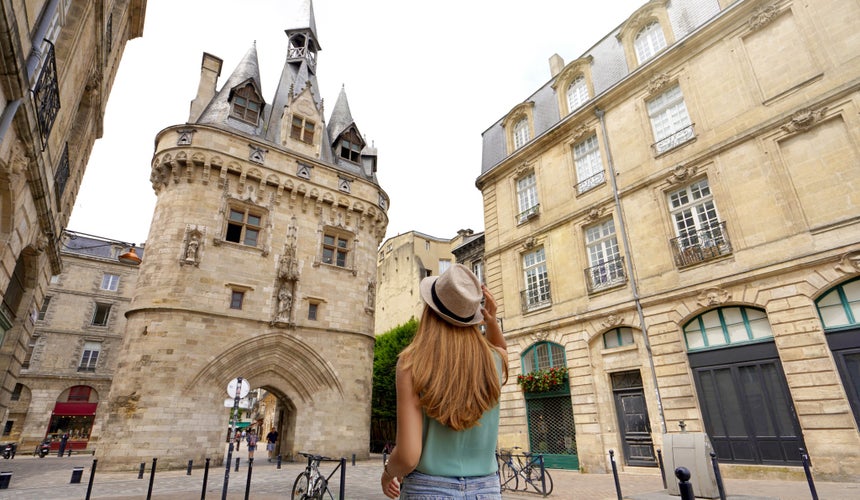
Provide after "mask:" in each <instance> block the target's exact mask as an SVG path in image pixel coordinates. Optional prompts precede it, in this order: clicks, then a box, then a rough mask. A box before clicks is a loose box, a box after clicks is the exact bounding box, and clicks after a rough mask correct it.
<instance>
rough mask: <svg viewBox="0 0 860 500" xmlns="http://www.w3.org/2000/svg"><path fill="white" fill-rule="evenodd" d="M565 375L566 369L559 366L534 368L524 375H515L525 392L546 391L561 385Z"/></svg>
mask: <svg viewBox="0 0 860 500" xmlns="http://www.w3.org/2000/svg"><path fill="white" fill-rule="evenodd" d="M566 376H567V369H565V368H561V367H558V368H549V369H547V370H536V371H533V372H531V373H526V374H524V375H517V384H519V385H520V387H521V388H522V389H523V391H525V392H547V391H553V390H555V389H558V388H559V387H561V385H562V384H564V379H565V377H566Z"/></svg>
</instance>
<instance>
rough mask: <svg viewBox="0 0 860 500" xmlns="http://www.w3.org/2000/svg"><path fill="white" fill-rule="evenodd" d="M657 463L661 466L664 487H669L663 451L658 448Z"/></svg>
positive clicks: (665, 488)
mask: <svg viewBox="0 0 860 500" xmlns="http://www.w3.org/2000/svg"><path fill="white" fill-rule="evenodd" d="M657 465H659V466H660V477H661V478H663V489H664V490H667V489H669V485H668V484H666V469H665V468H664V466H663V452H662V451H661V450H657Z"/></svg>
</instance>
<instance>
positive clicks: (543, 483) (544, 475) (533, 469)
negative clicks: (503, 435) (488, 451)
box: [496, 446, 552, 496]
mask: <svg viewBox="0 0 860 500" xmlns="http://www.w3.org/2000/svg"><path fill="white" fill-rule="evenodd" d="M521 449H522V448H520V447H519V446H514V447H513V448H511V449H501V450H499V451H497V452H496V460H498V462H499V482H500V483H501V485H502V488H501V491H505V490H518V489H519V488H520V477H522V478H523V488H522V491H528V490H529V487H532V488H533V489H534V490H535V492H537V493H540V494H542V495H543V496H547V495H549V494H550V493H552V476H550V474H549V471H548V470H546V469H545V468H543V467H541V460H540V459H541V457H542V455H536V454H533V453H529V452H527V451H526V452H523V453H522V454H520V455H514V453H513V450H521ZM514 457H516V458H517V459H516V461H514ZM524 459H525V460H524Z"/></svg>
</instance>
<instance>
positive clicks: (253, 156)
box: [248, 144, 269, 165]
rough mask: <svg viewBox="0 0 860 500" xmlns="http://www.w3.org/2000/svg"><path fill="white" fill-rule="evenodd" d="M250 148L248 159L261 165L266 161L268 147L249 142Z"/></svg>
mask: <svg viewBox="0 0 860 500" xmlns="http://www.w3.org/2000/svg"><path fill="white" fill-rule="evenodd" d="M248 148H249V149H250V151H249V152H248V159H249V160H250V161H252V162H254V163H259V164H260V165H262V164H263V163H264V162H265V161H266V153H268V152H269V150H268V149H263V148H261V147H258V146H255V145H253V144H248Z"/></svg>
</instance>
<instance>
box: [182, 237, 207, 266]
mask: <svg viewBox="0 0 860 500" xmlns="http://www.w3.org/2000/svg"><path fill="white" fill-rule="evenodd" d="M202 244H203V233H202V232H200V231H199V230H198V229H190V230H188V232H187V235H186V237H185V249H184V250H183V251H182V258H181V260H180V263H181V264H183V265H184V264H189V265H194V266H196V265H197V264H199V263H200V254H201V253H202V248H201V245H202Z"/></svg>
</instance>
